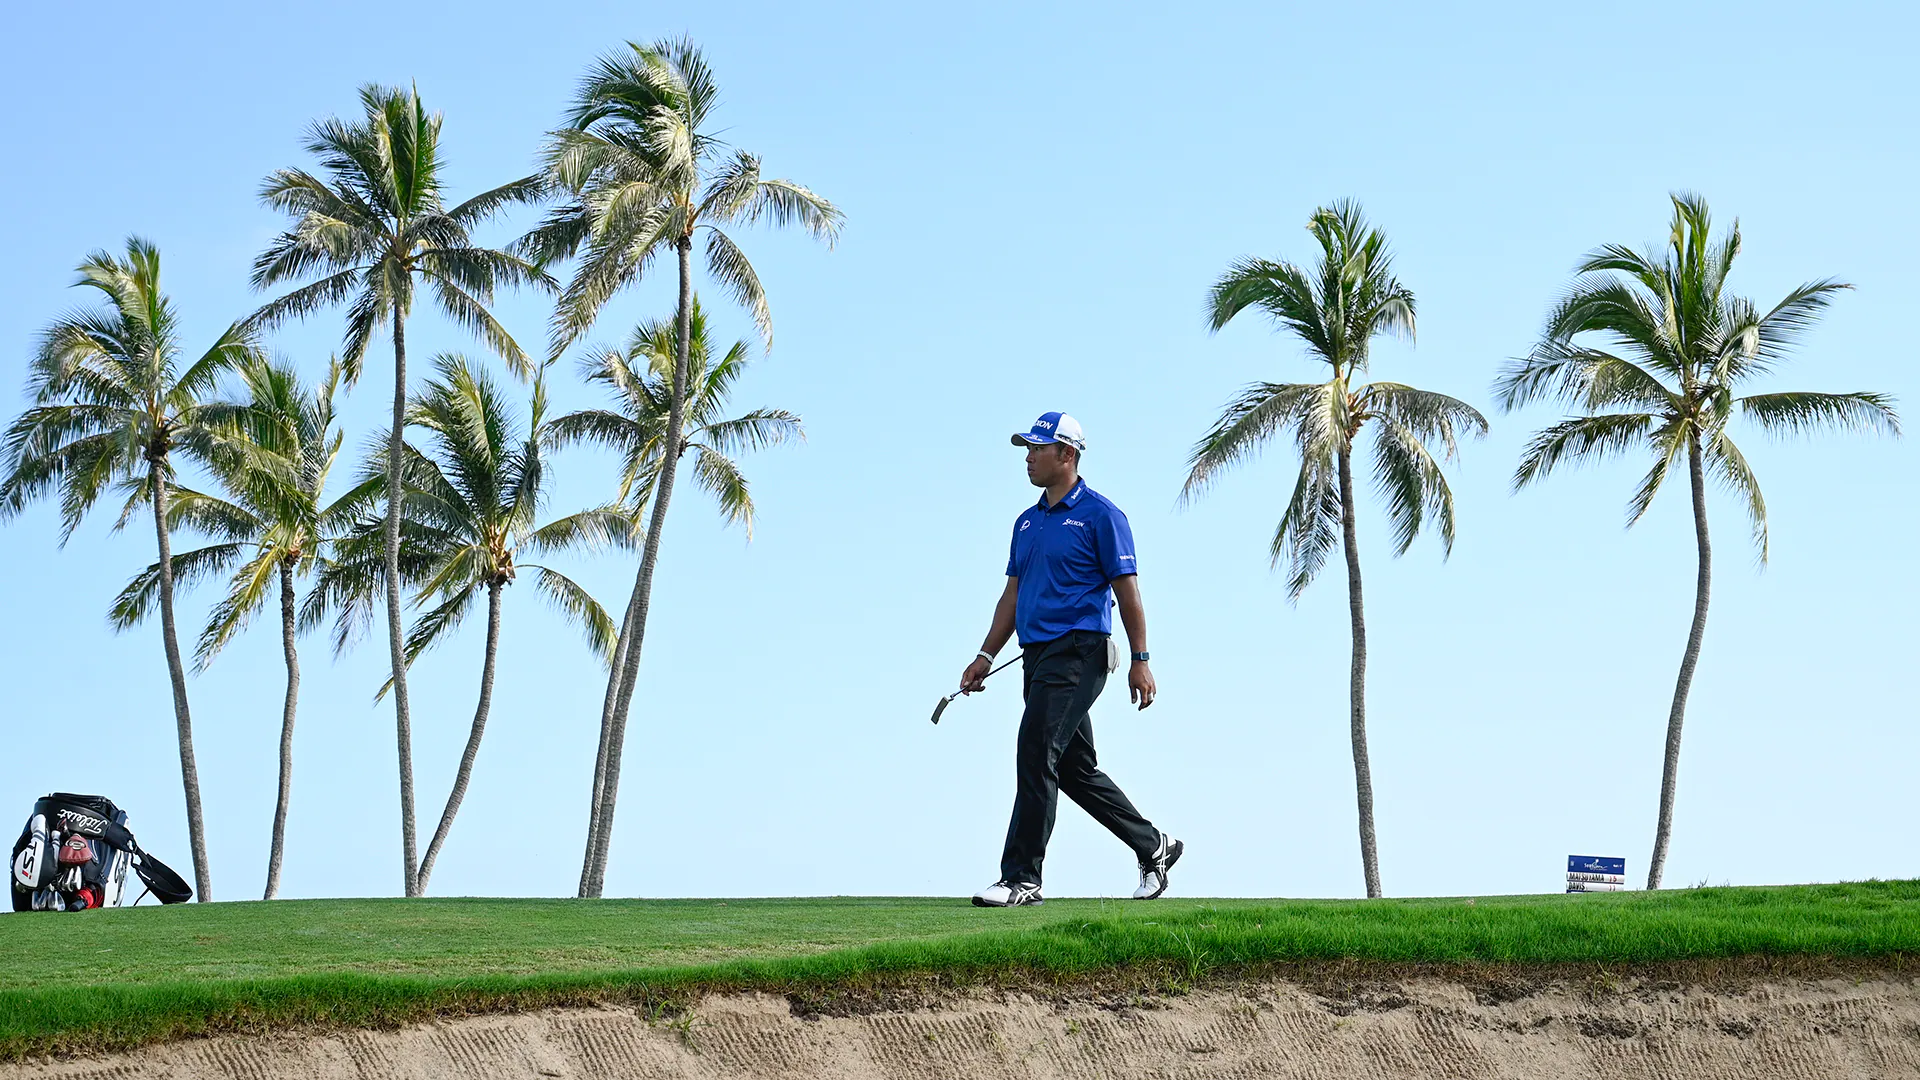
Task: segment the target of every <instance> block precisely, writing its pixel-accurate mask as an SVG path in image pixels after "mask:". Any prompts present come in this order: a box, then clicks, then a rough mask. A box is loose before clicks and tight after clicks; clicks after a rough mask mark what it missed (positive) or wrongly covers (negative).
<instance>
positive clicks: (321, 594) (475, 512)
mask: <svg viewBox="0 0 1920 1080" xmlns="http://www.w3.org/2000/svg"><path fill="white" fill-rule="evenodd" d="M435 367H436V369H437V372H438V377H437V378H435V379H433V380H431V381H429V382H428V383H427V386H426V388H425V390H424V391H423V392H422V393H421V394H420V395H419V397H418V398H417V399H416V401H415V402H414V404H413V406H412V408H410V409H409V410H408V412H407V420H408V422H409V423H411V424H412V425H414V426H415V427H419V428H424V429H425V430H426V431H427V433H428V436H429V439H430V442H429V446H430V449H429V450H428V451H427V452H426V453H420V452H417V451H414V450H413V448H412V447H405V448H404V449H403V451H402V452H403V453H405V454H407V458H408V459H407V463H406V466H405V468H404V469H402V470H401V472H402V475H403V476H404V478H405V481H406V484H407V490H406V494H405V497H404V498H403V499H402V500H401V502H402V508H403V511H404V513H405V517H406V522H405V524H406V536H405V545H404V546H405V548H406V555H405V557H404V558H403V560H402V573H403V574H404V575H405V576H406V578H407V581H408V583H409V584H413V585H416V586H417V590H418V591H417V592H416V594H415V596H414V601H413V603H414V606H415V607H424V606H426V605H427V604H428V603H429V602H432V603H433V605H434V606H433V607H432V608H431V609H430V610H428V611H427V612H426V613H425V614H423V615H422V616H421V617H420V618H419V619H418V620H417V621H416V622H415V623H414V625H413V629H412V630H411V631H410V632H409V633H408V635H407V641H406V658H407V662H408V664H411V663H412V662H413V661H414V660H415V659H416V658H418V657H419V656H420V654H421V653H423V652H425V651H426V650H427V649H429V648H431V647H432V646H433V645H434V644H436V643H437V642H439V641H441V640H443V639H444V638H445V637H446V636H447V634H448V632H449V631H451V630H452V629H453V628H454V627H456V626H458V625H459V624H460V622H461V620H462V619H463V618H465V617H466V615H467V614H468V613H470V612H471V611H472V609H473V606H474V601H475V600H476V599H478V598H479V597H480V596H481V595H482V594H484V595H485V596H486V602H487V637H486V646H485V653H484V656H483V659H482V662H481V668H480V695H479V703H478V705H476V706H475V708H474V714H473V724H472V727H471V729H470V731H469V733H468V736H467V744H466V749H465V751H464V752H463V753H462V754H461V757H460V765H459V768H458V769H457V770H456V771H455V773H454V780H453V790H452V792H451V794H449V795H448V797H447V805H446V809H445V810H444V811H443V812H442V813H441V815H440V825H439V827H438V828H437V829H435V830H434V833H433V839H432V840H431V841H429V842H428V844H427V850H426V852H425V854H424V855H422V857H421V860H420V866H419V867H418V869H417V871H416V873H415V878H416V881H417V883H418V887H419V889H420V891H421V892H422V893H425V891H426V889H427V885H428V883H429V881H430V879H431V878H432V876H433V866H434V862H435V860H436V859H437V858H438V857H439V854H440V851H441V848H442V847H443V846H444V845H445V844H446V841H447V835H448V833H449V832H451V831H452V829H453V819H454V815H456V814H457V813H459V811H460V804H461V802H462V800H464V799H465V797H466V793H467V784H468V781H469V779H470V778H471V777H472V775H473V764H474V761H475V759H476V758H477V757H478V756H479V753H480V740H481V737H482V735H483V734H484V733H485V732H486V726H487V717H488V713H489V711H490V709H491V706H492V701H493V680H494V670H495V663H496V661H497V659H498V655H499V644H500V618H501V603H502V599H503V595H504V593H505V590H506V587H507V586H508V585H510V584H512V583H513V581H514V580H515V578H516V577H517V576H518V574H519V572H520V571H522V570H532V571H534V572H535V577H534V581H535V583H536V584H537V585H538V587H539V589H540V591H541V592H542V593H544V594H545V595H546V596H547V597H548V599H549V600H550V601H552V602H553V603H554V604H555V606H557V607H558V608H559V609H560V610H561V611H562V612H563V613H564V614H565V615H566V616H567V617H568V618H569V619H570V620H572V621H573V622H575V623H576V624H578V625H579V626H580V627H581V628H582V629H583V630H584V631H585V633H586V636H587V640H588V642H589V643H590V644H591V645H592V646H593V648H594V650H595V651H596V652H597V653H598V654H599V655H601V656H603V657H604V656H606V655H607V654H608V653H609V652H611V650H612V648H613V644H614V638H615V635H616V634H617V633H618V628H617V627H616V626H615V625H614V623H613V620H612V619H611V618H609V617H608V616H607V614H606V612H605V611H604V610H602V609H601V607H600V605H599V604H598V603H597V602H596V601H595V600H594V599H593V597H592V596H590V595H588V593H587V591H586V590H585V589H583V588H581V587H580V586H579V585H578V584H576V583H575V582H574V581H573V579H572V578H569V577H567V576H566V575H565V574H563V573H561V572H559V571H557V570H554V569H552V568H550V567H546V566H542V565H540V564H539V563H534V562H529V561H526V556H527V555H528V554H530V553H534V552H554V551H562V550H567V549H570V548H577V547H599V546H604V545H609V544H618V545H627V546H630V545H631V542H632V541H631V536H632V531H633V529H632V518H631V517H629V516H628V515H626V514H624V513H622V512H620V511H619V510H617V509H605V508H602V509H592V510H586V511H582V512H580V513H577V514H572V515H569V516H567V517H563V518H559V519H557V520H555V521H551V522H549V523H547V524H545V525H540V526H536V525H535V524H534V522H535V520H536V518H537V515H538V513H539V510H540V507H541V504H542V503H543V502H544V501H545V496H546V493H547V479H548V472H547V457H548V451H549V448H550V445H551V441H552V426H551V425H550V424H549V423H548V422H547V420H546V388H545V385H544V382H543V380H541V379H538V378H536V379H535V380H534V384H533V402H532V408H531V410H530V415H529V418H528V421H527V423H526V424H525V426H524V427H523V426H522V425H521V424H520V423H519V421H518V420H517V419H516V418H515V417H514V416H513V414H512V413H513V410H512V409H511V408H510V407H509V406H508V404H507V402H506V399H505V398H504V397H503V396H502V395H501V393H500V390H499V388H498V387H496V386H495V385H494V383H493V381H492V380H491V379H490V378H488V377H487V375H486V373H485V372H484V371H483V370H481V369H479V368H478V367H477V366H476V365H474V364H472V363H471V362H469V361H468V360H467V359H466V358H465V357H461V356H457V355H450V354H448V355H442V356H439V357H437V358H436V359H435ZM386 475H387V470H386V466H385V462H384V461H380V462H376V463H375V464H374V465H373V466H372V467H371V468H370V469H369V473H368V476H367V480H368V481H370V482H373V483H377V484H384V483H385V478H386ZM380 539H382V538H381V536H380V532H379V530H378V528H376V526H375V523H371V522H369V523H367V525H366V527H364V528H363V529H362V530H361V531H360V532H359V533H358V534H357V535H356V536H354V537H353V538H350V539H349V540H347V541H346V542H344V543H343V544H342V545H341V549H340V554H339V557H338V558H337V559H336V560H335V561H334V562H333V563H332V564H331V565H329V566H328V567H327V568H326V569H325V570H323V571H322V573H321V576H320V581H319V583H318V585H317V586H316V588H315V589H314V590H313V592H312V593H311V594H309V597H308V619H309V621H313V620H317V619H318V618H320V617H322V615H323V613H324V612H325V611H326V610H328V609H329V608H333V609H337V610H338V612H339V615H338V622H337V626H338V629H337V632H336V638H335V640H336V643H337V644H344V643H345V642H346V641H347V640H348V639H349V638H350V637H351V636H352V631H353V629H354V628H355V627H356V626H357V625H364V623H365V622H366V621H368V619H369V618H370V616H371V607H372V603H373V597H374V596H375V595H377V594H378V593H379V592H380V591H381V588H382V587H383V585H384V582H383V580H382V579H383V578H384V576H385V559H384V557H383V556H384V551H383V550H382V545H381V544H380V543H378V541H379V540H380ZM393 685H394V684H393V683H392V681H389V682H388V684H387V686H386V687H383V688H382V693H385V692H386V691H387V690H388V689H391V688H392V687H393Z"/></svg>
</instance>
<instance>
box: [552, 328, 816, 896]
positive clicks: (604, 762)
mask: <svg viewBox="0 0 1920 1080" xmlns="http://www.w3.org/2000/svg"><path fill="white" fill-rule="evenodd" d="M688 325H689V327H690V334H689V340H690V341H691V343H692V346H693V348H692V356H691V358H690V360H689V362H688V363H687V364H686V365H685V373H686V376H687V381H688V383H689V384H690V387H691V392H690V394H689V395H688V398H687V400H686V402H685V407H684V412H685V418H684V420H683V421H682V423H683V426H682V428H681V431H682V432H683V433H684V434H683V437H682V439H681V440H680V445H681V448H682V450H683V451H689V452H691V453H693V454H694V465H693V480H694V482H695V483H696V484H698V485H700V487H701V488H702V489H704V490H705V491H706V492H707V493H708V494H710V495H712V496H713V498H714V500H715V501H716V502H717V503H718V505H719V509H720V515H721V517H722V519H724V520H725V521H726V522H727V523H728V524H738V525H740V526H741V527H742V528H744V529H745V530H746V532H747V537H748V539H749V540H751V539H752V537H753V497H752V495H751V494H750V493H749V491H748V487H747V480H746V477H745V476H743V475H742V474H741V472H740V466H739V464H738V463H737V462H735V461H734V460H733V458H732V457H731V456H730V455H733V454H737V453H739V452H741V451H743V450H750V449H752V450H757V449H760V448H762V447H767V446H777V445H780V444H782V443H785V442H788V441H790V440H792V439H805V437H806V435H805V433H804V432H803V431H802V429H801V426H800V418H799V417H798V416H795V415H794V414H792V413H790V412H787V411H785V410H784V409H754V410H752V411H750V412H747V413H743V414H741V415H740V416H738V417H736V418H733V419H723V418H722V417H723V413H724V411H725V410H726V409H727V399H728V397H729V395H730V394H731V393H732V390H733V384H734V383H735V382H737V381H738V380H739V378H740V375H741V373H742V372H743V371H745V370H746V367H747V364H748V362H749V359H750V355H751V354H750V350H749V348H748V346H747V343H746V342H744V341H736V342H734V343H733V345H732V346H731V347H729V348H728V349H727V351H726V352H725V354H723V355H721V356H720V357H719V359H718V360H715V359H714V348H713V346H712V344H711V338H710V336H709V334H708V331H707V314H706V311H705V310H704V309H703V308H702V307H701V305H700V302H699V300H698V299H695V301H694V303H693V310H692V312H691V318H690V319H689V320H688ZM677 338H678V334H677V327H676V326H675V324H674V323H673V322H670V321H667V320H653V321H650V322H645V323H642V324H640V325H639V326H637V327H635V328H634V331H633V333H632V334H631V335H630V336H629V337H628V339H627V342H626V344H625V345H624V346H623V347H620V348H608V349H602V350H598V351H596V352H594V353H593V354H591V355H589V356H587V357H585V358H583V360H582V361H581V373H582V374H583V375H584V376H585V377H586V379H587V381H589V382H594V383H600V384H602V385H604V386H606V387H607V388H608V389H609V390H610V391H611V392H612V394H613V397H614V404H615V407H614V408H612V409H586V410H582V411H580V412H574V413H569V414H567V415H566V416H563V417H561V418H559V419H558V420H555V421H554V422H553V434H554V440H555V442H556V443H557V444H560V445H565V444H568V443H581V442H586V443H596V444H598V445H601V446H605V447H608V448H610V449H612V450H614V451H615V452H617V453H618V454H619V455H620V462H621V464H620V487H619V494H618V496H617V500H616V501H617V502H618V503H619V504H620V505H622V506H623V507H625V508H626V509H627V510H628V512H629V513H630V514H631V515H632V517H633V520H635V521H638V520H640V519H641V517H642V516H643V515H644V514H645V512H646V509H647V506H648V504H649V503H650V502H652V501H653V499H654V495H655V493H656V492H657V491H658V490H659V489H660V487H661V470H662V469H663V468H664V462H665V460H666V453H667V446H666V443H667V441H668V440H667V439H666V438H665V435H666V432H668V431H670V430H672V426H671V425H672V417H673V411H674V401H673V378H674V373H675V372H676V371H678V370H680V367H681V366H680V365H679V364H677V363H676V362H675V360H676V357H677V355H678V354H677V352H676V350H675V346H676V343H677ZM656 520H657V519H656ZM614 658H615V662H616V664H617V663H618V662H619V661H620V660H621V659H623V657H622V656H621V654H620V646H619V645H618V644H616V646H615V653H614ZM595 771H596V772H597V773H598V774H600V775H601V777H602V778H603V779H607V778H610V782H611V783H613V784H615V785H617V784H618V782H619V775H620V743H619V741H618V740H616V739H610V738H608V737H607V736H606V734H605V732H604V731H603V737H602V739H601V743H600V749H599V755H598V759H597V761H596V763H595ZM604 824H605V827H604V828H602V827H601V826H602V820H601V819H599V818H598V817H597V816H596V818H595V819H594V820H593V821H592V822H590V827H589V829H588V831H587V842H588V845H589V847H588V849H587V854H586V859H585V863H584V865H583V869H582V871H581V886H580V888H581V895H583V896H587V895H598V894H599V890H600V883H601V880H602V879H601V877H599V876H598V875H604V873H605V867H606V853H607V845H608V843H609V842H610V840H611V837H612V823H611V820H610V819H607V820H605V822H604ZM589 874H594V875H596V876H594V877H592V878H591V879H590V878H589ZM589 888H591V889H592V891H591V892H588V891H587V890H588V889H589Z"/></svg>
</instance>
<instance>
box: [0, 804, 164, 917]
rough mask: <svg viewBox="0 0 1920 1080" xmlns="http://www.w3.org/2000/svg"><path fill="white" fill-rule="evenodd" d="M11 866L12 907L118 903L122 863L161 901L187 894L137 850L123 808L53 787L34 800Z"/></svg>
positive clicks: (29, 908)
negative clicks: (49, 791)
mask: <svg viewBox="0 0 1920 1080" xmlns="http://www.w3.org/2000/svg"><path fill="white" fill-rule="evenodd" d="M11 866H12V868H13V910H15V911H85V910H87V909H88V908H100V907H119V906H120V904H121V901H122V898H123V896H124V894H125V889H126V882H127V870H128V868H129V867H131V868H132V869H133V872H134V873H135V874H137V875H139V877H140V880H141V881H143V882H145V883H146V886H147V888H148V890H150V891H151V892H152V893H153V895H154V896H155V897H157V898H158V899H159V900H160V902H161V903H163V904H178V903H181V902H182V901H185V900H191V899H192V898H193V889H191V888H190V887H188V885H187V883H186V882H185V881H184V880H182V879H181V877H180V875H179V874H176V873H174V872H173V870H172V868H170V867H168V866H167V864H166V863H163V862H161V861H160V860H159V859H156V858H154V857H153V856H151V855H149V854H147V853H146V852H144V851H142V850H140V845H139V844H137V843H135V842H134V839H133V834H132V833H131V832H128V831H127V812H126V811H125V810H122V809H120V808H119V807H117V806H115V805H113V800H111V799H108V798H106V797H104V796H101V795H69V794H67V793H66V792H64V791H56V792H54V793H53V794H51V795H48V796H46V797H44V798H42V799H40V800H39V801H37V802H35V803H34V804H33V816H32V817H30V818H28V819H27V827H26V828H25V829H22V830H21V831H20V839H19V840H17V841H15V842H14V845H13V860H12V863H11ZM134 902H135V903H138V902H139V898H138V897H135V898H134Z"/></svg>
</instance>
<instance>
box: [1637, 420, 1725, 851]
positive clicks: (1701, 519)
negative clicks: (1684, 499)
mask: <svg viewBox="0 0 1920 1080" xmlns="http://www.w3.org/2000/svg"><path fill="white" fill-rule="evenodd" d="M1687 473H1688V479H1689V480H1691V481H1692V482H1693V538H1694V542H1695V543H1696V544H1698V545H1699V548H1700V576H1699V577H1698V578H1696V579H1695V581H1694V586H1693V628H1692V629H1691V630H1689V631H1688V632H1687V651H1686V654H1685V655H1683V656H1682V657H1681V658H1680V678H1679V679H1678V680H1677V681H1676V682H1675V683H1674V686H1673V708H1671V709H1670V710H1668V712H1667V758H1666V764H1665V767H1664V768H1663V769H1662V770H1661V773H1660V822H1659V824H1658V825H1656V826H1654V831H1653V858H1651V859H1649V860H1648V861H1647V888H1649V889H1657V888H1659V887H1660V875H1661V873H1662V872H1663V871H1665V870H1666V867H1667V840H1668V838H1669V836H1670V835H1671V834H1672V832H1673V795H1674V790H1675V789H1676V788H1677V787H1678V786H1679V784H1680V728H1681V725H1682V724H1684V723H1685V722H1686V719H1687V694H1688V693H1689V692H1690V691H1692V689H1693V669H1694V666H1695V665H1697V664H1698V663H1699V662H1700V641H1701V639H1702V638H1704V637H1705V636H1706V632H1707V599H1708V594H1709V592H1710V591H1711V590H1712V588H1713V545H1712V544H1711V543H1710V542H1709V541H1708V540H1707V476H1706V467H1705V465H1704V463H1703V462H1702V461H1701V456H1700V440H1699V439H1698V438H1691V437H1690V438H1689V439H1688V440H1687Z"/></svg>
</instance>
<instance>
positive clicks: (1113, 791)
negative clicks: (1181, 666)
mask: <svg viewBox="0 0 1920 1080" xmlns="http://www.w3.org/2000/svg"><path fill="white" fill-rule="evenodd" d="M1022 661H1023V667H1022V671H1023V672H1024V679H1023V682H1022V686H1023V688H1024V692H1025V695H1026V702H1027V709H1026V712H1025V713H1024V714H1022V716H1021V717H1020V746H1019V755H1018V774H1019V785H1018V787H1017V788H1016V791H1015V794H1014V797H1013V820H1012V822H1010V823H1009V824H1008V825H1007V847H1006V850H1005V852H1004V853H1003V854H1002V855H1001V856H1000V877H1001V879H1002V880H1004V881H1015V882H1031V883H1033V884H1035V885H1038V884H1039V883H1040V864H1041V862H1042V861H1043V860H1045V859H1046V857H1047V839H1048V838H1049V837H1050V836H1052V835H1053V812H1054V808H1055V806H1056V805H1057V804H1058V803H1059V801H1060V793H1061V792H1065V793H1066V795H1067V798H1069V799H1072V800H1073V801H1074V802H1076V803H1079V804H1080V808H1081V809H1082V810H1085V811H1086V812H1087V813H1089V814H1091V815H1093V820H1095V821H1097V822H1099V823H1100V824H1102V825H1104V826H1106V828H1107V831H1108V832H1111V833H1112V834H1113V835H1115V836H1117V837H1119V838H1120V842H1121V843H1123V844H1126V845H1127V846H1128V847H1130V848H1132V849H1133V853H1134V857H1135V859H1136V860H1144V859H1149V858H1152V857H1153V854H1154V851H1155V850H1156V849H1157V848H1158V847H1159V845H1160V832H1159V830H1157V829H1155V828H1154V827H1153V825H1152V823H1151V822H1149V821H1147V819H1146V818H1144V817H1141V816H1140V811H1138V810H1135V809H1134V808H1133V803H1131V802H1129V801H1128V800H1127V796H1126V795H1125V794H1124V793H1123V792H1121V790H1120V787H1119V785H1117V784H1115V783H1114V782H1113V781H1112V780H1111V779H1109V778H1108V777H1107V774H1106V773H1103V772H1101V771H1100V769H1099V764H1098V762H1097V761H1096V760H1095V758H1094V753H1093V722H1092V720H1090V719H1089V718H1088V716H1087V710H1088V709H1091V708H1092V707H1093V702H1094V699H1095V698H1098V697H1099V696H1100V690H1101V688H1102V687H1104V686H1106V684H1107V635H1105V634H1098V633H1095V632H1093V631H1091V630H1075V631H1073V632H1072V633H1069V634H1067V635H1066V636H1065V637H1060V638H1055V639H1054V640H1052V641H1045V642H1039V643H1036V644H1033V645H1028V646H1026V647H1025V656H1024V657H1023V658H1022Z"/></svg>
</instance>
